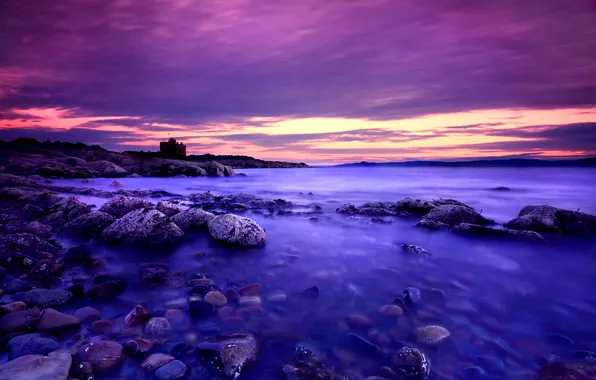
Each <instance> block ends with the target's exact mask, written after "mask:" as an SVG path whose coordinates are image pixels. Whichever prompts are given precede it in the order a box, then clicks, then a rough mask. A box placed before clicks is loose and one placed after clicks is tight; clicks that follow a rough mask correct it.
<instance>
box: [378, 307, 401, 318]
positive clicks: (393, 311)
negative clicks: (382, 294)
mask: <svg viewBox="0 0 596 380" xmlns="http://www.w3.org/2000/svg"><path fill="white" fill-rule="evenodd" d="M379 313H380V314H381V315H383V316H385V317H399V316H400V315H403V314H404V311H403V309H402V308H401V307H399V306H397V305H384V306H381V308H380V309H379Z"/></svg>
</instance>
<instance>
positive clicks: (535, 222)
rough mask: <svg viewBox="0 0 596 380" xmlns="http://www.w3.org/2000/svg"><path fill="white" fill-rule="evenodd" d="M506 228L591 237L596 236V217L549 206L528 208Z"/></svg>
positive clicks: (509, 222)
mask: <svg viewBox="0 0 596 380" xmlns="http://www.w3.org/2000/svg"><path fill="white" fill-rule="evenodd" d="M505 227H507V228H509V229H512V230H529V231H535V232H546V233H556V234H562V235H591V234H596V215H591V214H587V213H584V212H580V211H571V210H564V209H559V208H556V207H553V206H548V205H538V206H526V207H524V208H522V209H521V211H520V212H519V214H518V215H517V217H516V218H514V219H512V220H510V221H508V222H507V223H505Z"/></svg>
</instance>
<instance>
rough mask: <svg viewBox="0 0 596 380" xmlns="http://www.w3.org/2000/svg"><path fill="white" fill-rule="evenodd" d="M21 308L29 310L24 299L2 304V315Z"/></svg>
mask: <svg viewBox="0 0 596 380" xmlns="http://www.w3.org/2000/svg"><path fill="white" fill-rule="evenodd" d="M19 310H27V304H26V303H25V302H23V301H15V302H11V303H7V304H5V305H2V306H0V317H1V316H4V315H6V314H10V313H12V312H15V311H19Z"/></svg>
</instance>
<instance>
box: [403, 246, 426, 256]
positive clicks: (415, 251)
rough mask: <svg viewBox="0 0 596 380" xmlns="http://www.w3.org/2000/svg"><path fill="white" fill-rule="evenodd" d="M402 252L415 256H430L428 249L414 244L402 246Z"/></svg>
mask: <svg viewBox="0 0 596 380" xmlns="http://www.w3.org/2000/svg"><path fill="white" fill-rule="evenodd" d="M401 250H402V252H405V253H407V254H410V255H413V256H420V257H425V256H430V253H429V252H428V251H427V250H426V249H424V248H422V247H420V246H418V245H414V244H402V245H401Z"/></svg>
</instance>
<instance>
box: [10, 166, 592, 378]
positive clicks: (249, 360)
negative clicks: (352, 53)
mask: <svg viewBox="0 0 596 380" xmlns="http://www.w3.org/2000/svg"><path fill="white" fill-rule="evenodd" d="M0 185H1V187H2V188H1V190H0V232H1V236H0V350H3V351H4V352H6V353H7V357H6V360H4V361H3V363H2V364H0V380H4V379H11V380H14V379H42V378H44V379H64V380H66V379H82V380H89V379H92V378H98V379H102V378H106V379H108V378H112V379H114V378H129V379H130V378H135V379H142V378H155V379H158V380H172V379H242V378H247V379H250V378H255V377H251V373H252V371H254V370H255V368H259V367H263V366H264V365H265V364H264V363H267V365H266V366H271V365H273V366H274V367H275V371H269V372H268V373H274V374H275V376H272V377H268V378H280V379H288V380H310V379H329V380H331V379H346V380H347V379H350V380H362V379H368V380H379V379H453V378H457V379H476V378H482V379H503V378H505V377H503V376H504V372H503V370H502V369H501V367H500V366H503V365H504V364H503V363H504V361H506V360H510V359H511V358H516V357H515V356H514V355H515V354H514V353H513V351H512V350H510V349H509V348H508V347H505V346H499V345H498V344H497V343H495V342H494V341H490V342H488V341H487V342H483V344H485V345H489V344H490V345H494V347H493V346H490V347H492V348H491V350H493V351H494V352H495V353H496V354H495V355H496V358H493V357H481V358H479V359H478V358H477V359H475V363H481V364H482V365H483V367H484V369H483V368H482V367H480V366H477V365H476V366H474V365H469V366H466V367H464V368H461V369H457V370H454V371H455V372H453V374H452V375H448V374H445V373H444V368H442V369H441V370H439V371H436V370H433V368H434V367H433V364H432V363H431V360H432V355H436V353H437V352H444V351H447V352H454V353H456V352H459V351H460V350H461V348H460V346H458V344H459V343H456V342H455V341H454V338H453V334H452V331H451V328H450V327H448V326H443V325H441V324H438V323H423V322H422V321H423V320H425V319H424V318H423V316H424V313H427V314H428V313H438V312H437V310H440V307H441V305H443V304H444V303H445V297H446V296H445V291H444V290H441V289H436V288H417V287H408V288H405V289H403V291H402V292H401V295H399V296H398V297H393V298H387V299H386V302H385V303H384V304H383V303H380V304H378V305H377V308H378V311H376V312H375V313H374V314H371V313H370V312H369V313H366V312H362V311H359V310H358V309H355V310H354V311H353V313H351V314H349V315H346V316H344V317H343V318H342V319H341V320H339V321H336V325H335V326H333V327H332V329H337V330H338V331H340V332H341V337H340V339H339V341H338V342H337V343H336V344H337V348H335V349H333V350H331V349H329V347H322V346H321V344H320V342H315V341H313V340H312V339H310V337H309V336H303V335H301V334H298V333H297V330H299V329H296V328H295V326H293V324H292V322H291V319H289V318H288V317H289V316H288V315H287V314H291V313H293V312H292V311H291V310H294V309H292V308H291V306H290V305H294V304H299V305H309V304H310V303H311V302H316V300H317V299H319V298H320V297H321V295H320V293H321V291H320V289H319V287H318V286H316V285H313V286H312V287H309V288H304V289H297V292H296V293H294V294H291V293H284V292H280V291H271V290H270V288H269V287H268V286H267V284H263V283H248V284H242V285H239V284H235V283H233V282H229V283H221V282H217V281H215V280H214V279H213V278H212V277H211V276H210V275H209V274H206V273H201V272H198V273H197V272H195V271H193V270H188V271H179V270H174V269H172V268H171V267H170V265H168V264H167V263H163V262H162V263H160V262H157V263H155V262H145V263H142V264H140V265H139V266H138V269H137V272H136V273H134V274H132V275H129V276H123V275H122V274H115V273H114V271H113V270H112V268H111V266H110V262H109V261H107V260H105V259H104V258H101V257H98V256H97V255H96V254H95V252H96V250H97V249H98V248H99V247H102V246H108V247H118V248H120V247H122V249H125V247H126V248H128V247H134V248H135V249H140V250H141V251H145V252H146V251H148V250H155V249H162V248H161V247H171V246H175V245H176V244H179V243H180V242H182V241H184V240H185V239H193V237H195V236H203V235H207V236H209V238H210V239H211V240H212V241H213V243H214V244H217V245H222V246H225V247H230V249H234V250H237V251H238V250H239V251H242V250H250V249H254V247H259V246H262V245H264V244H266V241H267V233H266V231H265V230H264V229H263V228H262V227H261V226H259V225H258V224H257V223H256V222H255V221H254V220H252V219H250V218H248V217H246V216H249V215H250V214H251V213H252V214H256V215H263V216H268V217H274V216H291V215H296V216H298V217H305V218H309V219H311V220H313V221H316V220H317V219H318V218H322V217H325V210H324V209H323V208H322V207H321V206H320V205H318V204H316V203H306V204H300V205H298V204H294V203H292V202H288V201H286V200H283V199H263V198H259V197H256V196H254V195H250V194H235V195H216V194H213V193H211V192H200V193H193V194H191V195H190V196H188V197H183V196H180V195H176V194H169V193H165V192H159V191H151V190H144V191H137V190H124V189H119V190H115V191H112V192H109V191H100V190H94V189H88V188H87V189H84V188H68V187H60V186H54V185H53V184H51V183H50V184H48V183H45V182H44V181H43V180H37V181H36V180H35V178H33V179H32V178H26V177H18V176H13V175H9V174H1V175H0ZM65 193H67V194H68V193H70V194H74V195H77V194H81V195H83V194H87V195H93V196H97V197H104V198H106V199H107V201H106V202H105V203H104V204H103V205H101V207H99V208H97V209H95V208H94V207H92V205H88V204H85V203H84V202H82V201H81V200H80V199H78V198H77V197H74V196H65V195H64V194H65ZM337 213H338V214H349V215H350V216H364V217H373V218H413V219H414V218H415V219H417V220H418V222H417V224H416V227H420V228H425V229H430V230H447V231H451V232H453V233H458V234H462V235H468V236H472V237H482V238H487V237H488V238H495V239H509V238H512V239H523V240H526V241H543V240H545V239H548V238H549V237H550V236H554V235H563V236H567V235H570V236H575V235H593V234H594V233H595V232H596V223H595V220H596V217H594V216H593V215H589V214H585V213H581V212H577V211H569V210H560V209H556V208H554V207H550V206H528V207H524V208H523V209H522V210H521V211H520V213H519V215H518V216H517V217H516V218H514V219H512V220H511V221H510V222H508V223H506V224H505V226H498V225H496V223H495V222H494V221H492V220H489V219H487V218H485V217H484V216H482V214H481V213H479V212H477V211H476V210H474V209H473V208H472V207H470V206H468V205H466V204H464V203H462V202H459V201H456V200H453V199H437V200H430V201H423V200H416V199H410V198H406V199H403V200H401V201H398V202H395V203H384V202H375V203H367V204H364V205H362V206H359V207H356V206H354V205H344V206H341V207H340V208H338V209H337ZM237 214H243V215H237ZM338 216H339V215H338ZM63 238H68V239H74V240H68V241H71V242H72V241H74V242H77V245H74V244H73V245H71V246H63V245H62V244H61V243H60V241H62V239H63ZM79 243H80V244H79ZM401 250H402V251H403V252H404V254H406V255H410V256H416V257H419V258H425V260H429V261H432V253H431V252H428V251H427V250H426V249H425V248H423V247H419V246H416V245H412V244H403V245H401ZM454 286H457V287H462V286H464V285H461V284H457V285H454ZM152 291H158V292H160V294H164V295H169V294H171V296H170V297H167V296H166V299H165V300H164V301H163V302H162V303H161V304H158V305H152V306H151V307H150V306H149V305H148V304H146V303H143V302H139V303H132V304H131V303H130V302H124V301H123V299H122V297H123V295H124V294H126V292H134V293H135V294H147V293H148V292H152ZM351 291H352V292H354V293H358V289H356V288H354V289H352V290H351ZM141 298H143V297H141ZM421 307H424V308H421ZM118 308H120V309H123V310H124V312H119V311H115V310H118ZM292 316H293V317H295V315H292ZM435 319H436V318H435ZM383 326H394V327H395V328H397V332H395V334H396V335H394V337H393V338H390V337H389V336H388V334H386V333H384V332H383V329H384V327H383ZM328 328H329V327H328V326H326V327H325V329H328ZM561 339H563V338H561ZM279 342H283V343H284V344H286V345H287V344H291V345H292V346H293V350H292V351H291V352H289V353H287V352H285V351H284V352H283V355H280V356H279V357H275V356H274V358H276V359H275V362H274V363H271V361H272V359H271V358H269V359H267V358H266V355H265V354H264V351H267V352H271V350H274V351H275V347H277V346H276V345H277V344H279ZM578 355H579V356H581V355H580V354H578ZM591 355H592V354H591V353H590V352H586V353H584V355H583V356H581V358H579V359H581V360H578V361H577V362H575V363H567V362H559V361H557V360H549V361H548V362H547V363H546V364H545V366H544V367H543V368H542V369H541V370H540V371H539V372H538V373H537V374H536V375H534V374H527V373H526V374H520V375H519V376H518V377H516V379H517V378H519V379H522V378H523V379H531V378H536V379H539V380H556V379H570V378H577V379H591V378H593V376H594V374H595V373H596V368H595V365H594V363H593V362H590V360H589V359H590V358H591V357H592V356H591ZM576 356H577V355H576ZM354 358H355V359H354ZM354 360H356V361H358V362H360V361H361V362H362V363H364V364H366V363H367V362H368V361H371V363H373V364H368V366H366V365H365V366H364V368H366V375H365V374H363V373H362V372H359V371H355V370H354V369H353V367H354V366H353V365H349V363H352V362H353V361H354ZM515 360H522V359H517V358H516V359H515ZM338 362H339V363H344V365H343V366H342V365H338ZM362 363H360V364H361V365H364V364H362ZM377 363H381V364H382V365H378V364H377ZM371 373H376V375H374V376H371V375H370V374H371ZM453 376H455V377H453ZM523 376H525V377H523ZM571 376H576V377H571ZM582 376H583V377H582Z"/></svg>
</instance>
